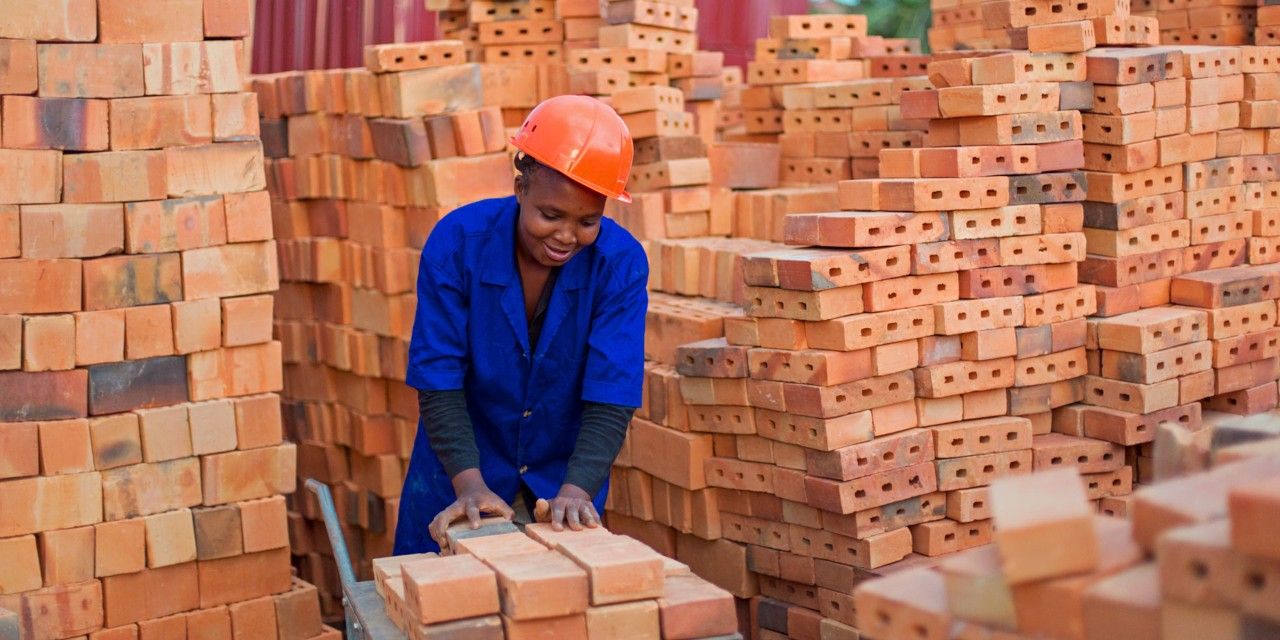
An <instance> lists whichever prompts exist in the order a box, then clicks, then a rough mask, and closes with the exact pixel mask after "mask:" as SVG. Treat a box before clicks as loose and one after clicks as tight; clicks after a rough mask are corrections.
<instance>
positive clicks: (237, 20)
mask: <svg viewBox="0 0 1280 640" xmlns="http://www.w3.org/2000/svg"><path fill="white" fill-rule="evenodd" d="M251 12H252V3H250V2H249V1H248V0H205V1H204V36H205V37H206V38H243V37H246V36H248V35H249V33H250V31H249V29H250V24H251V22H252V19H251V17H250V14H251Z"/></svg>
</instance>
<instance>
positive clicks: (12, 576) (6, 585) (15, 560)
mask: <svg viewBox="0 0 1280 640" xmlns="http://www.w3.org/2000/svg"><path fill="white" fill-rule="evenodd" d="M43 584H44V582H43V580H42V578H41V575H40V556H39V555H38V554H37V553H36V537H35V536H32V535H26V536H21V537H17V538H9V539H6V540H0V595H8V594H12V593H21V592H23V591H31V590H32V589H39V588H40V587H41V586H42V585H43Z"/></svg>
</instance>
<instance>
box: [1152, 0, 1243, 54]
mask: <svg viewBox="0 0 1280 640" xmlns="http://www.w3.org/2000/svg"><path fill="white" fill-rule="evenodd" d="M1259 4H1260V3H1259ZM1134 9H1135V11H1136V10H1137V7H1136V6H1135V7H1134ZM1259 12H1260V10H1259V7H1255V6H1254V3H1252V2H1241V1H1240V0H1213V1H1211V2H1192V1H1189V0H1173V1H1170V0H1164V1H1161V2H1158V3H1155V10H1154V11H1151V12H1148V13H1147V14H1146V15H1150V16H1153V17H1155V18H1157V19H1158V20H1159V21H1160V42H1162V43H1164V44H1173V45H1247V44H1253V42H1254V35H1255V33H1256V34H1260V35H1261V34H1263V33H1266V32H1265V31H1264V29H1263V28H1259V27H1258V24H1257V23H1258V14H1259Z"/></svg>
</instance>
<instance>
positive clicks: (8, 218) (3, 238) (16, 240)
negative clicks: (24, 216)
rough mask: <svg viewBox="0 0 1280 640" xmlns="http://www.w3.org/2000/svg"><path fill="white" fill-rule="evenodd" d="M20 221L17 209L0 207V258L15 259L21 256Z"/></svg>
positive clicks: (9, 206)
mask: <svg viewBox="0 0 1280 640" xmlns="http://www.w3.org/2000/svg"><path fill="white" fill-rule="evenodd" d="M20 219H21V218H20V216H19V213H18V207H16V206H13V205H6V206H0V256H4V257H6V258H17V257H19V256H21V255H22V232H21V230H20V229H19V221H20Z"/></svg>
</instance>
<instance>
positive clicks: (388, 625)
mask: <svg viewBox="0 0 1280 640" xmlns="http://www.w3.org/2000/svg"><path fill="white" fill-rule="evenodd" d="M305 484H306V487H307V488H308V489H310V490H311V492H312V493H314V494H316V498H318V499H319V500H320V512H321V513H322V514H323V515H324V528H325V529H326V530H327V531H328V532H329V546H331V547H333V558H334V560H335V561H336V562H337V563H338V576H339V578H340V579H341V581H342V609H343V611H344V612H345V615H346V622H347V628H346V640H408V637H407V636H405V634H404V632H402V631H400V629H398V628H397V627H396V625H395V623H393V622H391V618H390V617H389V616H387V609H386V603H384V602H383V600H382V597H381V596H379V595H378V591H377V589H376V588H375V587H374V584H373V581H372V580H369V581H366V582H356V572H355V570H354V569H353V568H352V567H351V555H350V554H349V553H348V552H347V539H346V538H345V537H344V536H343V535H342V527H341V526H339V524H338V510H337V509H336V508H335V507H334V506H333V494H332V493H330V492H329V486H328V485H326V484H324V483H322V482H319V481H317V480H314V479H308V480H307V481H306V483H305Z"/></svg>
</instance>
